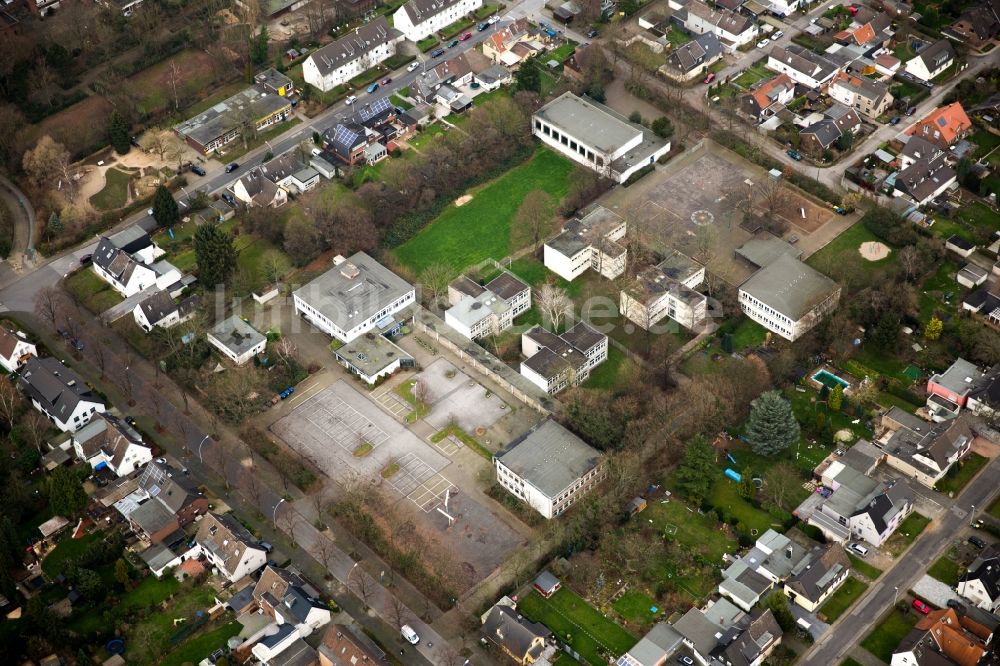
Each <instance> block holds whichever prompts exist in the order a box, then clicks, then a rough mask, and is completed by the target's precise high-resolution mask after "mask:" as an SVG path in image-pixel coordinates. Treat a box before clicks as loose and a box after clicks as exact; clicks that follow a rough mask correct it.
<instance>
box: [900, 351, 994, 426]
mask: <svg viewBox="0 0 1000 666" xmlns="http://www.w3.org/2000/svg"><path fill="white" fill-rule="evenodd" d="M986 377H987V375H986V373H984V372H983V371H982V370H980V369H979V367H978V366H977V365H975V364H974V363H970V362H969V361H966V360H965V359H964V358H961V357H959V358H956V359H955V361H954V362H953V363H952V364H951V365H950V366H949V367H948V369H947V370H945V371H944V372H942V373H939V374H936V375H932V376H931V381H932V382H934V383H935V384H938V385H939V386H942V387H944V388H946V389H948V390H949V391H951V392H953V393H957V394H958V395H965V394H967V393H973V392H975V391H976V390H977V389H979V388H981V385H982V384H983V380H984V379H985V378H986ZM913 418H916V417H913Z"/></svg>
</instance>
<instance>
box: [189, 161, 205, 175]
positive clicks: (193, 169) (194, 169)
mask: <svg viewBox="0 0 1000 666" xmlns="http://www.w3.org/2000/svg"><path fill="white" fill-rule="evenodd" d="M191 172H192V173H195V174H197V175H199V176H204V175H205V170H204V169H203V168H201V167H200V166H198V165H197V164H192V165H191Z"/></svg>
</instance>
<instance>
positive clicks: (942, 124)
mask: <svg viewBox="0 0 1000 666" xmlns="http://www.w3.org/2000/svg"><path fill="white" fill-rule="evenodd" d="M937 124H938V125H940V126H941V127H944V126H945V125H947V124H948V122H947V121H946V120H945V119H944V118H938V119H937Z"/></svg>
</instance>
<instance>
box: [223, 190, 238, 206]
mask: <svg viewBox="0 0 1000 666" xmlns="http://www.w3.org/2000/svg"><path fill="white" fill-rule="evenodd" d="M222 200H223V201H225V202H226V203H227V204H229V205H230V206H232V207H233V208H236V197H234V196H233V195H232V194H230V193H229V192H223V193H222Z"/></svg>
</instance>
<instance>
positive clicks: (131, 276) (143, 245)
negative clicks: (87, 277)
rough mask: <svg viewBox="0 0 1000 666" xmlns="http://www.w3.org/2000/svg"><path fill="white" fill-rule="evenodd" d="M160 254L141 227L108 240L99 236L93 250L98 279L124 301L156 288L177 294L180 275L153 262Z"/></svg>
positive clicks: (128, 229)
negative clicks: (123, 298) (108, 285)
mask: <svg viewBox="0 0 1000 666" xmlns="http://www.w3.org/2000/svg"><path fill="white" fill-rule="evenodd" d="M162 255H163V250H161V249H160V248H159V247H157V246H156V244H155V243H153V240H152V239H151V238H150V237H149V234H147V233H146V232H145V231H144V230H143V229H142V228H141V227H139V226H138V225H133V226H131V227H128V228H127V229H123V230H122V231H119V232H118V233H116V234H112V235H111V236H102V237H101V239H100V241H98V243H97V249H96V250H94V255H93V257H94V260H93V264H92V265H93V269H94V273H96V274H97V277H99V278H101V279H102V280H104V281H105V282H107V283H108V284H110V285H111V287H112V288H113V289H114V290H115V291H117V292H118V293H120V294H121V295H122V296H124V297H125V298H128V297H129V296H134V295H135V294H138V293H139V292H140V291H143V290H145V289H148V288H150V287H153V286H156V287H158V288H160V289H170V290H171V291H173V290H179V289H180V284H179V282H180V279H181V273H180V271H179V270H177V268H175V267H174V266H172V265H171V264H169V263H167V262H166V261H160V262H155V263H154V261H155V259H156V258H157V257H160V256H162Z"/></svg>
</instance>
